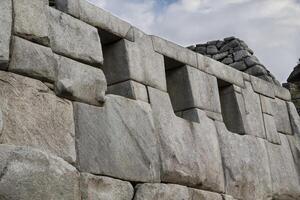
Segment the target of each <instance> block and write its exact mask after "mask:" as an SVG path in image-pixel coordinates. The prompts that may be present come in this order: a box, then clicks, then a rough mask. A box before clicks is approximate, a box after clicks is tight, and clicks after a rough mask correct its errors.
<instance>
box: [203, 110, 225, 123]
mask: <svg viewBox="0 0 300 200" xmlns="http://www.w3.org/2000/svg"><path fill="white" fill-rule="evenodd" d="M205 113H206V115H207V117H209V118H211V119H212V120H217V121H221V122H222V121H223V116H222V114H221V113H216V112H211V111H207V110H206V111H205Z"/></svg>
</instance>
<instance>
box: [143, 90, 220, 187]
mask: <svg viewBox="0 0 300 200" xmlns="http://www.w3.org/2000/svg"><path fill="white" fill-rule="evenodd" d="M148 91H149V96H150V102H151V107H152V110H153V114H154V120H155V125H156V127H157V129H158V133H159V139H160V143H159V144H160V157H161V162H162V164H161V167H162V168H161V180H162V181H163V182H166V183H176V184H182V185H187V186H191V187H197V188H200V189H207V190H211V191H216V192H222V191H224V175H223V168H222V162H221V155H220V149H219V144H218V138H217V133H216V128H215V126H214V123H213V121H212V120H211V119H209V118H208V117H206V116H205V115H202V116H200V117H201V119H200V120H199V121H200V123H192V122H189V121H186V120H184V119H181V118H178V117H176V116H175V114H174V112H173V109H172V105H171V102H170V98H169V96H168V94H167V93H165V92H162V91H159V90H157V89H154V88H150V87H149V88H148Z"/></svg>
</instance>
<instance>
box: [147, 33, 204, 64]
mask: <svg viewBox="0 0 300 200" xmlns="http://www.w3.org/2000/svg"><path fill="white" fill-rule="evenodd" d="M151 38H152V41H153V46H154V50H155V51H156V52H158V53H160V54H162V55H164V56H167V57H169V58H172V59H174V60H177V61H179V62H181V63H184V64H187V65H191V66H193V67H197V54H196V53H195V52H193V51H191V50H189V49H186V48H184V47H181V46H179V45H177V44H174V43H172V42H170V41H167V40H164V39H162V38H159V37H157V36H151ZM199 55H200V54H199Z"/></svg>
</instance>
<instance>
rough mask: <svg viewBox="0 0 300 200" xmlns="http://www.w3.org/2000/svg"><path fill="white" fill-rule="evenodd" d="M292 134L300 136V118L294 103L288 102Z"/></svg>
mask: <svg viewBox="0 0 300 200" xmlns="http://www.w3.org/2000/svg"><path fill="white" fill-rule="evenodd" d="M287 106H288V112H289V116H290V122H291V126H292V132H293V134H295V135H300V117H299V114H298V112H297V109H296V107H295V105H294V104H293V103H292V102H287Z"/></svg>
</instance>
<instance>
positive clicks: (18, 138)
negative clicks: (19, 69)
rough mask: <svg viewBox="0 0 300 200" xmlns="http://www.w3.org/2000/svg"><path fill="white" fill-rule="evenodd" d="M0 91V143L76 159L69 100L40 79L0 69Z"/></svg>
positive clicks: (70, 159) (72, 160) (71, 111)
mask: <svg viewBox="0 0 300 200" xmlns="http://www.w3.org/2000/svg"><path fill="white" fill-rule="evenodd" d="M0 94H1V95H0V109H1V113H2V121H3V127H2V131H1V135H0V143H2V144H4V143H5V144H14V145H20V146H23V145H24V146H32V147H35V148H38V149H41V150H44V151H46V152H50V153H53V154H56V155H58V156H60V157H62V158H64V159H65V160H67V161H68V162H74V161H75V159H76V154H75V141H74V132H75V131H74V121H73V108H72V104H71V102H69V101H67V100H63V99H60V98H58V97H56V96H55V95H53V94H52V93H51V92H50V91H49V89H48V87H47V86H46V85H44V84H43V83H41V82H40V81H37V80H33V79H30V78H26V77H23V76H19V75H15V74H12V73H7V72H0Z"/></svg>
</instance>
